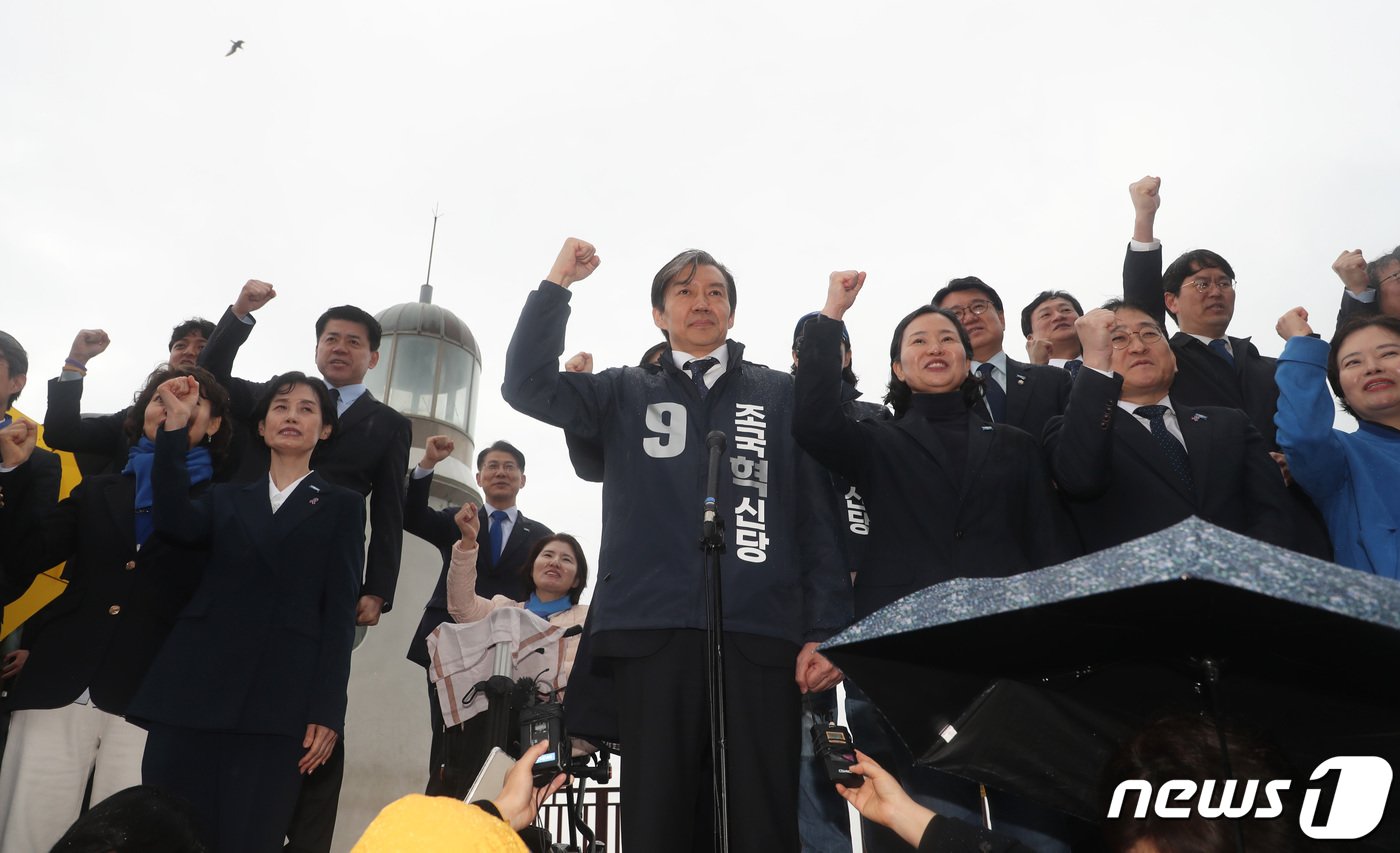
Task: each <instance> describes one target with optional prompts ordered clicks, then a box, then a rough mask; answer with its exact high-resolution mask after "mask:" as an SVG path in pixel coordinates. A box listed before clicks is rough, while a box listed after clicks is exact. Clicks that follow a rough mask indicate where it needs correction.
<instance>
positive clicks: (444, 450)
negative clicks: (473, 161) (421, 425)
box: [418, 435, 456, 470]
mask: <svg viewBox="0 0 1400 853" xmlns="http://www.w3.org/2000/svg"><path fill="white" fill-rule="evenodd" d="M455 447H456V444H455V443H454V442H453V441H452V439H450V438H448V437H447V436H445V435H430V436H428V443H427V446H426V447H424V448H423V459H422V461H420V462H419V463H418V465H419V467H422V468H427V469H428V470H432V468H433V466H434V465H436V464H438V463H439V462H441V461H442V460H444V459H446V458H447V457H449V456H451V455H452V450H453V448H455Z"/></svg>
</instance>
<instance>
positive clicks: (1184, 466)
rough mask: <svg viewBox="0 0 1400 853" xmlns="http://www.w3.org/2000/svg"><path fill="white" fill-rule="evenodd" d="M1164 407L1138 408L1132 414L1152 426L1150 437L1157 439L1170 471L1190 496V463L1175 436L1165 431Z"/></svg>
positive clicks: (1192, 485) (1192, 491)
mask: <svg viewBox="0 0 1400 853" xmlns="http://www.w3.org/2000/svg"><path fill="white" fill-rule="evenodd" d="M1166 413H1167V407H1166V406H1138V407H1137V408H1136V409H1133V414H1135V415H1137V416H1138V417H1140V418H1147V420H1148V422H1149V423H1151V424H1152V437H1153V438H1155V439H1157V444H1158V445H1159V446H1160V447H1161V448H1162V452H1163V453H1165V454H1166V455H1167V462H1169V463H1171V466H1172V470H1173V471H1175V472H1176V476H1178V477H1180V478H1181V482H1183V483H1185V484H1186V488H1187V489H1188V490H1190V492H1191V494H1193V495H1194V494H1195V493H1196V483H1195V481H1194V480H1193V479H1192V478H1191V463H1190V461H1189V460H1188V459H1187V458H1186V448H1185V447H1182V445H1181V442H1180V441H1177V439H1176V436H1174V435H1172V434H1171V430H1169V429H1167V419H1166V417H1165V415H1166Z"/></svg>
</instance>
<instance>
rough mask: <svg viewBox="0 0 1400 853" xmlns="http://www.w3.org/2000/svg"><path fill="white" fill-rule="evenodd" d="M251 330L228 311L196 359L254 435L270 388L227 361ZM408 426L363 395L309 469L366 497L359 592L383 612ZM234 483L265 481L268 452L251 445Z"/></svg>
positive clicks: (389, 599) (389, 595)
mask: <svg viewBox="0 0 1400 853" xmlns="http://www.w3.org/2000/svg"><path fill="white" fill-rule="evenodd" d="M251 329H252V326H250V325H249V324H247V323H244V322H242V321H240V320H239V319H238V317H236V316H235V315H234V313H233V311H232V310H231V309H228V310H225V311H224V316H223V317H221V318H220V319H219V325H218V327H216V328H215V329H214V334H213V336H211V337H210V338H209V343H208V345H207V346H205V348H204V351H203V352H201V353H200V354H199V363H200V366H202V367H204V368H205V369H207V370H208V371H209V372H210V373H212V374H214V378H215V379H218V380H219V382H220V383H221V384H222V385H223V386H224V387H225V388H226V389H228V392H229V398H230V408H231V410H232V413H233V416H234V418H235V420H236V421H237V422H238V424H239V425H240V426H242V427H243V428H245V429H246V430H248V431H249V434H250V435H253V436H256V435H257V424H256V423H254V422H253V407H254V406H256V405H257V402H258V400H259V399H260V398H261V397H262V396H263V394H265V393H267V391H268V390H269V385H270V384H271V383H270V382H250V381H248V380H247V379H236V378H233V377H232V376H231V374H232V372H233V359H234V356H235V355H237V354H238V348H239V347H240V346H242V344H243V342H244V341H245V340H247V339H248V333H249V331H250V330H251ZM412 437H413V427H412V425H411V424H410V423H409V420H408V418H406V417H404V416H403V415H401V414H399V413H398V412H396V411H394V410H393V409H391V408H389V407H388V406H386V405H384V404H383V403H381V402H379V401H378V400H376V399H374V396H373V395H371V394H370V393H369V392H368V391H366V392H365V393H364V394H362V395H361V396H360V398H359V399H357V400H356V401H355V402H354V404H353V405H351V406H350V408H348V409H346V410H345V414H344V415H342V416H341V417H340V423H339V425H338V426H337V427H336V430H335V432H334V433H333V434H332V435H331V437H330V439H329V440H328V441H323V442H321V443H320V444H319V445H317V446H316V452H315V453H314V454H313V455H312V457H311V467H312V468H313V469H315V470H316V472H317V473H319V474H320V475H321V476H323V477H325V478H326V479H327V480H328V481H330V482H332V483H334V484H335V485H337V486H344V487H345V488H347V489H353V490H354V491H356V492H359V494H360V495H361V497H364V496H368V497H369V499H370V508H369V521H370V538H369V556H368V557H367V558H366V561H365V576H364V584H363V589H362V593H363V594H364V595H377V596H379V597H381V598H383V599H384V611H385V612H388V611H389V610H390V609H391V608H392V607H393V604H394V587H395V586H397V585H398V581H399V552H400V550H401V549H402V547H403V472H404V470H405V469H406V468H407V467H408V446H409V442H410V441H411V440H412ZM243 456H244V461H243V465H242V466H241V467H240V469H239V473H238V476H237V477H235V478H234V479H235V480H236V481H238V482H252V481H254V480H257V481H265V480H266V479H267V464H268V455H267V446H266V445H264V444H263V443H262V442H261V441H256V442H254V441H250V442H249V446H248V447H247V448H246V452H245V453H244V454H243Z"/></svg>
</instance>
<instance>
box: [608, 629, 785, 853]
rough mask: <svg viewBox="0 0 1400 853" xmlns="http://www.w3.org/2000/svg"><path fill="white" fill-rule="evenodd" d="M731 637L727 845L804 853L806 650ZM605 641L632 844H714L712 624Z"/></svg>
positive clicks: (747, 851)
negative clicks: (708, 669) (800, 686)
mask: <svg viewBox="0 0 1400 853" xmlns="http://www.w3.org/2000/svg"><path fill="white" fill-rule="evenodd" d="M725 636H726V640H725V692H726V694H727V696H726V698H727V705H728V709H727V712H728V713H727V731H726V736H727V740H728V765H729V773H728V779H729V826H730V833H729V835H730V849H731V850H733V851H735V853H785V852H786V851H790V853H796V851H797V850H798V849H799V842H798V834H797V762H798V752H799V749H800V741H799V736H800V735H799V732H798V728H799V717H800V704H799V693H798V690H797V683H796V681H795V680H794V676H795V673H796V660H797V647H796V646H795V645H794V644H792V643H789V642H785V641H782V640H777V639H773V638H769V637H757V636H753V635H747V634H726V635H725ZM597 639H598V641H599V642H598V644H597V646H596V653H597V654H598V655H600V656H604V655H606V656H607V657H609V658H611V664H612V667H613V673H614V676H615V683H616V688H615V689H616V698H617V707H618V728H619V732H618V733H619V739H620V741H621V743H622V753H623V760H622V821H621V823H622V837H623V839H624V843H625V844H626V845H627V847H628V849H632V850H693V851H696V853H699V852H700V851H710V850H712V849H713V846H714V831H713V812H712V803H713V796H712V787H711V780H712V778H713V775H712V770H711V768H710V731H709V712H708V704H707V696H706V693H707V690H706V678H705V655H706V643H705V632H703V631H696V630H684V629H682V630H671V631H618V632H608V634H607V635H602V634H600V635H598V638H597ZM619 653H621V655H626V656H619Z"/></svg>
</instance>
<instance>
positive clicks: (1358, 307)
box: [1337, 290, 1381, 329]
mask: <svg viewBox="0 0 1400 853" xmlns="http://www.w3.org/2000/svg"><path fill="white" fill-rule="evenodd" d="M1379 299H1380V294H1379V293H1377V294H1376V298H1375V299H1374V300H1372V301H1370V302H1362V301H1361V300H1360V299H1353V298H1352V297H1351V296H1349V295H1348V294H1347V292H1346V291H1345V290H1344V291H1342V304H1341V307H1339V308H1338V309H1337V328H1338V329H1340V328H1341V327H1343V326H1345V325H1346V324H1347V322H1348V321H1349V320H1352V319H1354V318H1356V317H1370V316H1373V315H1375V314H1379V313H1381V305H1380V302H1379V301H1378V300H1379Z"/></svg>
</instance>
